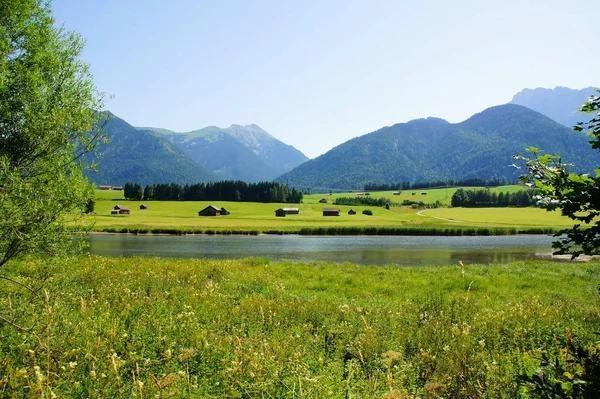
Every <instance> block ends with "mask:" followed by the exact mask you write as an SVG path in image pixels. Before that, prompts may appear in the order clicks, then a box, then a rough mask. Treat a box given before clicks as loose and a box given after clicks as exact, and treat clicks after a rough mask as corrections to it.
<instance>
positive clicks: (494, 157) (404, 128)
mask: <svg viewBox="0 0 600 399" xmlns="http://www.w3.org/2000/svg"><path fill="white" fill-rule="evenodd" d="M531 146H534V147H537V148H539V149H541V150H543V151H544V152H549V153H558V154H561V156H562V157H563V159H564V160H565V161H572V162H574V163H575V164H576V170H579V171H590V172H591V171H593V170H594V168H596V167H597V165H598V163H599V161H600V155H599V154H598V153H597V152H596V151H594V150H592V149H591V147H590V146H589V144H588V143H587V138H586V136H585V134H584V133H580V132H574V131H572V130H571V129H569V128H567V127H565V126H563V125H561V124H559V123H557V122H555V121H553V120H552V119H550V118H548V117H547V116H544V115H542V114H540V113H539V112H536V111H533V110H531V109H529V108H526V107H524V106H520V105H515V104H505V105H499V106H496V107H491V108H488V109H486V110H485V111H483V112H481V113H478V114H476V115H474V116H472V117H471V118H469V119H467V120H466V121H464V122H461V123H454V124H453V123H449V122H447V121H445V120H443V119H438V118H427V119H418V120H413V121H410V122H407V123H399V124H396V125H393V126H389V127H384V128H382V129H379V130H377V131H375V132H372V133H369V134H366V135H364V136H361V137H357V138H354V139H352V140H349V141H347V142H345V143H343V144H341V145H339V146H337V147H335V148H333V149H332V150H330V151H328V152H327V153H325V154H323V155H321V156H319V157H318V158H315V159H313V160H310V161H308V162H305V163H303V164H302V165H300V166H298V167H297V168H295V169H294V170H292V171H290V172H288V173H286V174H284V175H282V176H280V177H279V178H278V179H277V181H279V182H284V183H288V184H289V185H290V186H294V187H296V188H312V189H313V190H322V189H362V188H363V187H364V185H365V184H367V183H376V184H381V183H385V184H390V183H398V182H402V181H411V182H425V181H438V180H445V179H453V180H461V179H469V178H480V179H485V180H491V179H501V180H502V179H506V180H508V181H514V180H516V179H517V178H518V176H519V174H520V173H521V172H522V171H520V170H518V169H517V168H515V167H513V166H511V165H512V164H513V163H514V160H513V158H512V156H513V155H515V154H523V155H526V153H525V149H526V148H528V147H531Z"/></svg>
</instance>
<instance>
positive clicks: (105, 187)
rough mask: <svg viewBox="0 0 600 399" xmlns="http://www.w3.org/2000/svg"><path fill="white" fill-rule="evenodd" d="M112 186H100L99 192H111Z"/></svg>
mask: <svg viewBox="0 0 600 399" xmlns="http://www.w3.org/2000/svg"><path fill="white" fill-rule="evenodd" d="M111 188H112V186H98V190H110V189H111Z"/></svg>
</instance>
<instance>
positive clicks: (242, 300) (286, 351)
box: [0, 257, 600, 399]
mask: <svg viewBox="0 0 600 399" xmlns="http://www.w3.org/2000/svg"><path fill="white" fill-rule="evenodd" d="M44 265H45V262H44V261H43V260H39V261H22V262H20V263H14V264H12V266H11V267H10V268H9V269H7V270H5V272H6V277H9V278H13V279H17V280H18V281H20V282H22V283H25V284H29V285H35V282H36V281H37V280H36V279H37V277H38V274H39V272H40V270H43V269H44ZM599 283H600V268H599V267H598V264H597V263H588V264H557V263H551V262H527V263H523V262H519V263H513V264H506V265H493V266H468V267H462V266H459V265H454V266H448V267H410V268H408V267H397V266H393V265H390V266H384V267H380V266H378V267H370V266H357V265H353V264H332V263H311V264H305V263H292V262H277V263H273V262H270V261H269V260H267V259H261V258H255V259H246V260H241V261H221V260H219V261H216V260H214V261H212V260H161V259H155V258H127V259H122V258H112V259H111V258H101V257H87V258H80V259H77V260H74V261H73V262H71V263H70V264H68V265H64V266H60V267H58V268H57V269H55V270H53V274H52V277H51V278H50V279H49V280H47V281H46V284H45V286H44V288H43V290H42V291H40V294H39V295H36V296H32V295H31V293H30V292H28V291H27V290H24V289H21V288H20V287H19V286H14V285H13V284H10V283H9V282H8V281H7V280H0V312H1V313H0V314H1V315H2V317H4V318H5V319H8V320H11V321H12V322H14V323H15V324H18V325H21V326H23V327H27V328H32V331H33V332H32V333H26V332H23V331H20V330H18V329H17V328H15V327H13V326H11V325H9V324H7V323H4V322H0V396H2V397H15V398H16V397H19V398H21V397H53V395H55V396H56V397H69V398H72V397H84V398H92V397H94V398H96V397H104V398H108V397H111V398H130V397H135V398H155V397H159V398H163V397H193V398H309V397H310V398H326V397H331V398H387V399H391V398H416V397H421V398H440V397H447V398H514V397H517V396H518V393H519V392H518V391H519V387H518V386H517V384H516V382H515V381H516V380H515V378H514V377H515V376H516V375H519V374H520V373H522V372H523V371H525V370H528V369H533V368H534V367H535V366H537V365H538V364H539V361H538V360H536V357H538V355H539V353H540V351H541V350H542V349H543V348H553V347H554V346H555V342H556V341H555V337H560V336H562V335H564V333H565V329H566V328H569V329H570V331H572V332H573V333H574V334H575V335H576V336H578V337H579V338H578V339H579V340H580V341H581V342H583V343H586V344H591V343H592V342H594V339H595V338H594V337H593V332H594V331H595V330H596V329H597V326H598V322H600V317H599V313H598V310H599V308H598V300H597V292H596V289H597V286H598V284H599Z"/></svg>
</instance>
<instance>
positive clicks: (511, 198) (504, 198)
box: [451, 188, 539, 208]
mask: <svg viewBox="0 0 600 399" xmlns="http://www.w3.org/2000/svg"><path fill="white" fill-rule="evenodd" d="M538 194H539V192H538V190H519V191H516V192H512V193H511V192H509V191H507V192H495V191H490V190H488V189H485V190H483V189H478V190H465V189H463V188H459V189H458V190H456V192H455V193H454V194H453V195H452V202H451V204H452V206H454V207H457V206H462V207H465V208H475V207H485V208H490V207H508V206H518V207H521V206H532V205H535V200H536V198H537V195H538Z"/></svg>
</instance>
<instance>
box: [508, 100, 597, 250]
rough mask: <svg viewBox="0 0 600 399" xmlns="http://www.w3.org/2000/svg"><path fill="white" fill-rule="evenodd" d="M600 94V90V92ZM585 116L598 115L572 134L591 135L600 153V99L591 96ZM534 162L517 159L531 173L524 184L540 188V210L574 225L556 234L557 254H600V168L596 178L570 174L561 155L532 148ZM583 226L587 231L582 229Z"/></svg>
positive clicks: (584, 106)
mask: <svg viewBox="0 0 600 399" xmlns="http://www.w3.org/2000/svg"><path fill="white" fill-rule="evenodd" d="M599 92H600V90H599ZM580 111H581V112H584V113H586V114H592V113H593V114H595V116H594V117H593V118H592V119H591V120H590V121H589V122H580V123H578V124H577V125H576V126H574V127H573V130H575V131H577V132H581V131H584V130H587V131H588V133H587V134H588V136H589V137H590V141H589V143H590V144H591V145H592V148H594V149H597V150H600V97H599V96H591V97H590V98H589V101H587V102H585V103H584V104H583V107H582V108H581V109H580ZM528 151H530V152H532V153H533V155H534V156H533V158H527V157H523V156H515V158H516V159H521V160H524V161H525V162H526V168H527V171H528V173H527V174H526V175H523V176H521V181H523V182H525V183H527V184H530V185H532V184H533V185H535V187H537V188H539V190H540V194H539V195H538V198H537V199H538V203H539V205H540V207H542V208H544V209H546V210H548V211H554V210H557V209H560V211H561V214H562V215H563V216H566V217H568V218H570V219H572V220H574V221H575V224H574V225H573V227H571V228H568V229H564V230H561V231H560V232H558V233H557V234H556V237H559V240H558V241H556V242H554V243H553V244H552V246H553V248H554V249H555V250H556V251H555V252H554V253H555V254H571V255H572V257H573V258H575V257H577V256H579V255H581V254H586V255H598V254H600V219H598V216H599V215H600V168H598V169H596V170H595V176H590V175H587V174H578V173H574V172H571V171H569V167H570V166H572V165H571V164H568V163H563V161H562V159H561V157H560V156H559V155H549V154H542V153H541V150H539V149H537V148H533V147H532V148H529V149H528ZM582 223H583V225H585V226H586V227H587V228H582Z"/></svg>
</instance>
